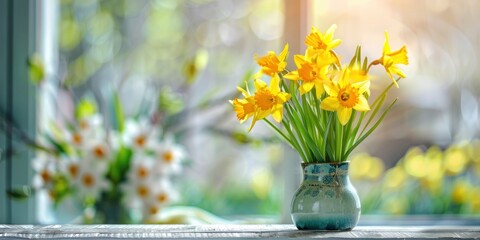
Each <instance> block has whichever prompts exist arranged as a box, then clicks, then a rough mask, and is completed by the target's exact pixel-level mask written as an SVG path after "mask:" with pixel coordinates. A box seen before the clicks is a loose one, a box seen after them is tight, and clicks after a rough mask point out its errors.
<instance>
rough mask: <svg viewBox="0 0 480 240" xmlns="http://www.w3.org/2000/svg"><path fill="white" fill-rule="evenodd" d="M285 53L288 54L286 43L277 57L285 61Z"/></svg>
mask: <svg viewBox="0 0 480 240" xmlns="http://www.w3.org/2000/svg"><path fill="white" fill-rule="evenodd" d="M287 54H288V43H287V44H285V47H283V50H282V52H281V53H280V54H279V55H278V59H279V60H280V61H285V59H286V58H287Z"/></svg>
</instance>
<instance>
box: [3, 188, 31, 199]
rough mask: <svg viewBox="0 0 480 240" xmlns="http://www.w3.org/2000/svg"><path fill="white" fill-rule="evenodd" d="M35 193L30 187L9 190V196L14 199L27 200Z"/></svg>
mask: <svg viewBox="0 0 480 240" xmlns="http://www.w3.org/2000/svg"><path fill="white" fill-rule="evenodd" d="M32 194H33V191H32V189H31V187H30V186H27V185H24V186H23V187H22V188H16V189H8V190H7V195H8V196H9V197H11V198H13V199H17V200H25V199H27V198H29V197H31V196H32Z"/></svg>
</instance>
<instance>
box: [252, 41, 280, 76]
mask: <svg viewBox="0 0 480 240" xmlns="http://www.w3.org/2000/svg"><path fill="white" fill-rule="evenodd" d="M287 55H288V44H286V45H285V47H284V48H283V50H282V52H280V54H279V55H278V56H277V55H276V54H275V52H273V51H270V52H268V53H267V55H266V56H262V57H256V61H257V63H258V65H259V66H260V67H261V70H260V72H258V73H257V74H255V77H260V76H261V75H262V74H265V75H268V76H271V77H273V76H274V75H276V74H278V73H279V72H282V71H283V70H284V69H285V67H286V66H287V62H286V60H287Z"/></svg>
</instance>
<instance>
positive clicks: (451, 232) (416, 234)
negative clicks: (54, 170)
mask: <svg viewBox="0 0 480 240" xmlns="http://www.w3.org/2000/svg"><path fill="white" fill-rule="evenodd" d="M0 238H1V239H71V238H74V239H159V238H180V239H192V238H203V239H210V238H217V239H226V238H237V239H254V238H300V239H305V238H329V239H351V238H359V239H435V238H436V239H480V226H383V227H380V226H358V227H356V228H355V229H354V230H352V231H344V232H332V231H299V230H297V229H296V228H295V227H294V226H293V225H290V224H265V225H236V224H227V225H0Z"/></svg>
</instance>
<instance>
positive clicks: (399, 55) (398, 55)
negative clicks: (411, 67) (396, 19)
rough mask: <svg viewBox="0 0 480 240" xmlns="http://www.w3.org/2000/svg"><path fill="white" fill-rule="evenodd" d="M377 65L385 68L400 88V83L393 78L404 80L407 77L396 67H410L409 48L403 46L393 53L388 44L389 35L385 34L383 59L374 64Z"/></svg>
mask: <svg viewBox="0 0 480 240" xmlns="http://www.w3.org/2000/svg"><path fill="white" fill-rule="evenodd" d="M376 63H380V64H382V65H383V66H384V67H385V70H386V71H387V74H388V76H389V77H390V78H391V79H392V81H393V82H394V83H395V86H397V88H398V83H397V81H395V79H394V78H393V74H395V75H397V76H400V77H402V78H406V77H407V76H406V75H405V73H404V72H403V71H402V70H400V69H399V68H398V67H397V66H396V64H405V65H408V56H407V47H405V46H403V47H402V48H400V49H399V50H397V51H394V52H392V51H391V50H390V44H389V43H388V33H386V32H385V44H384V45H383V53H382V57H381V58H380V59H378V60H377V61H374V63H373V64H376Z"/></svg>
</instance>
